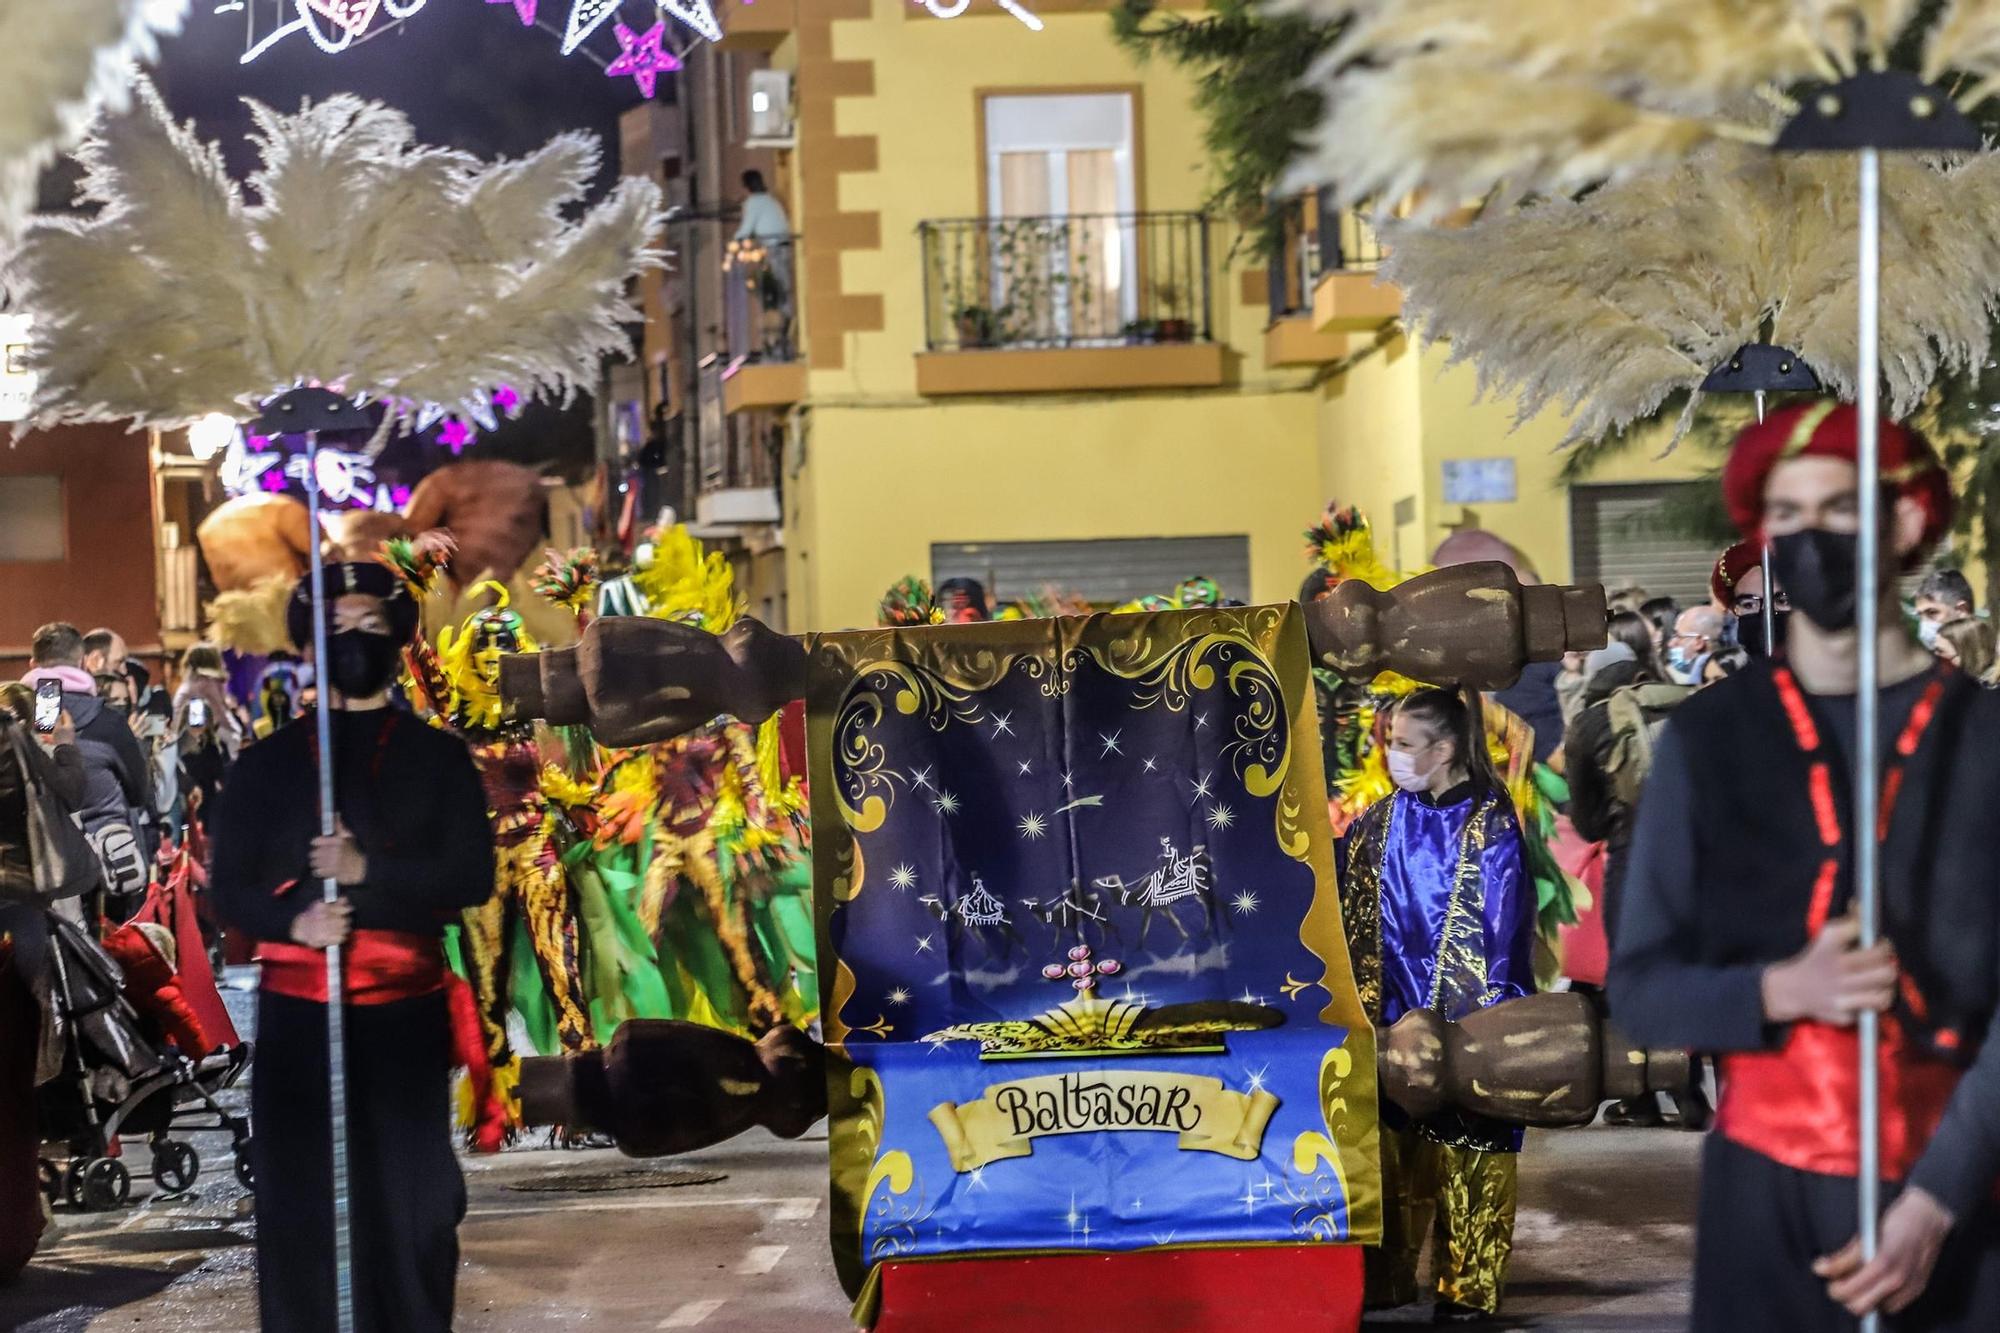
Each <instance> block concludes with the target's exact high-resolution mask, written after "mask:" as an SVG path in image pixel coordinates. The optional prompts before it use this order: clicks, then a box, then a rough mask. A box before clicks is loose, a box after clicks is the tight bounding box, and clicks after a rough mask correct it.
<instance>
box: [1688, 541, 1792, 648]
mask: <svg viewBox="0 0 2000 1333" xmlns="http://www.w3.org/2000/svg"><path fill="white" fill-rule="evenodd" d="M1763 551H1764V548H1763V547H1762V546H1761V545H1760V544H1758V543H1756V542H1738V543H1736V545H1734V546H1732V547H1730V548H1729V549H1728V550H1727V551H1724V552H1723V553H1722V558H1721V559H1719V560H1717V561H1716V562H1715V572H1714V573H1712V574H1710V575H1709V578H1708V590H1709V593H1710V594H1711V595H1712V596H1713V597H1714V598H1715V604H1716V605H1717V606H1718V607H1720V608H1722V611H1723V613H1724V614H1726V615H1727V616H1728V617H1729V630H1730V636H1731V640H1732V642H1734V643H1735V644H1736V645H1737V646H1738V647H1740V648H1742V649H1743V651H1744V652H1746V653H1748V654H1749V655H1750V656H1751V657H1752V658H1757V659H1762V658H1766V657H1769V656H1771V653H1772V650H1773V649H1774V648H1775V647H1779V646H1782V645H1783V644H1784V642H1785V624H1786V622H1787V621H1788V620H1789V619H1790V617H1791V614H1792V603H1791V598H1790V597H1789V596H1788V595H1787V594H1786V592H1785V589H1784V585H1783V582H1782V581H1780V583H1779V586H1778V590H1777V593H1776V596H1777V599H1778V600H1777V605H1775V606H1773V607H1772V608H1771V630H1772V637H1773V638H1775V639H1776V643H1775V644H1773V643H1768V642H1766V641H1765V635H1764V563H1763V561H1764V556H1763Z"/></svg>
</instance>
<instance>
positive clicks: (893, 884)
mask: <svg viewBox="0 0 2000 1333" xmlns="http://www.w3.org/2000/svg"><path fill="white" fill-rule="evenodd" d="M916 884H917V868H916V867H915V866H912V865H900V866H897V867H896V868H895V869H894V870H891V871H890V872H889V887H890V888H892V889H897V890H908V889H913V888H915V887H916Z"/></svg>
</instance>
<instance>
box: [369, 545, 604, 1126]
mask: <svg viewBox="0 0 2000 1333" xmlns="http://www.w3.org/2000/svg"><path fill="white" fill-rule="evenodd" d="M385 553H386V554H387V556H388V560H389V563H390V564H391V565H392V566H393V567H394V568H395V570H396V571H397V573H399V574H400V575H401V576H402V577H403V580H404V583H405V586H406V587H407V588H408V590H409V595H410V596H412V597H414V598H422V597H423V596H425V595H426V594H428V593H429V592H430V591H431V589H432V587H433V585H434V584H435V582H436V580H437V578H438V575H439V574H440V573H441V572H442V569H443V567H444V564H445V563H446V561H448V560H449V559H450V557H451V555H452V553H453V548H452V544H451V543H450V542H449V541H448V540H445V539H442V538H440V537H438V536H436V535H435V534H433V535H428V536H426V537H424V538H422V539H419V540H415V541H409V540H402V539H393V540H391V541H390V542H389V543H388V544H387V546H386V547H385ZM472 591H473V592H474V593H479V592H483V591H490V592H491V593H493V594H494V596H495V599H496V600H495V603H494V604H493V605H491V606H488V607H485V608H483V609H481V610H478V611H475V612H473V613H472V614H471V615H470V616H468V617H467V618H466V619H465V621H464V623H463V624H461V625H459V626H457V627H456V629H454V628H453V627H451V626H447V627H446V628H445V629H444V630H443V631H442V632H441V633H440V634H439V636H438V642H437V644H436V645H435V646H433V645H432V644H431V643H430V641H429V639H428V638H427V637H426V636H425V634H424V633H423V631H422V630H421V629H419V630H418V631H417V633H416V635H415V636H414V637H413V638H412V640H411V642H410V644H409V646H408V648H407V649H405V651H404V654H403V662H404V666H405V681H406V684H407V685H408V688H409V690H410V693H411V696H412V700H413V702H414V703H415V704H416V705H417V707H418V709H419V711H420V712H421V713H423V714H424V715H425V716H427V717H428V718H429V719H430V720H431V722H432V723H433V724H434V725H436V726H439V727H442V728H444V729H445V730H447V731H449V732H451V733H452V734H453V735H455V736H457V737H458V738H459V739H460V740H462V741H464V742H465V743H466V747H467V749H468V750H469V751H470V752H471V754H472V762H473V764H474V765H475V766H476V767H477V768H478V770H479V778H480V783H481V785H482V787H483V788H484V790H485V793H486V810H487V815H488V818H489V819H490V820H491V822H492V829H493V832H492V837H493V845H494V881H493V895H492V896H491V897H490V898H488V899H486V901H484V902H482V903H480V904H478V905H477V906H475V907H470V908H467V909H466V911H465V912H464V913H463V914H462V916H461V917H460V919H459V921H458V922H457V923H456V924H455V925H454V926H453V927H452V928H451V929H448V930H447V931H446V933H445V952H446V955H447V957H449V958H450V959H451V961H452V964H453V970H454V971H455V972H457V974H458V975H459V976H461V977H463V978H465V979H466V980H467V981H468V982H469V983H470V984H471V987H472V992H473V994H474V995H475V996H476V1000H477V1011H478V1023H479V1028H480V1043H481V1045H482V1047H483V1049H484V1052H485V1057H486V1071H490V1074H488V1073H486V1071H481V1070H477V1069H475V1071H474V1076H473V1088H472V1095H473V1106H472V1111H471V1119H472V1121H473V1124H472V1126H471V1129H472V1131H473V1138H474V1142H475V1143H476V1144H478V1145H479V1146H480V1147H482V1148H484V1149H487V1150H489V1151H490V1150H493V1149H496V1148H498V1147H499V1146H500V1145H499V1138H500V1136H501V1127H502V1126H503V1125H504V1124H506V1123H507V1122H508V1121H509V1120H510V1118H511V1117H509V1115H508V1114H507V1112H506V1110H505V1107H504V1103H505V1101H506V1099H507V1093H508V1091H509V1090H510V1089H511V1088H512V1087H513V1084H514V1077H515V1071H516V1068H517V1065H516V1057H515V1053H514V1051H513V1049H512V1046H511V1044H510V1042H509V1040H508V1036H507V1015H508V1012H509V1010H510V1009H518V1010H519V1011H520V1013H521V1015H522V1017H523V1019H524V1020H526V1022H527V1024H528V1030H529V1032H530V1034H531V1036H532V1037H533V1039H534V1040H535V1042H536V1045H537V1046H538V1047H540V1048H541V1049H543V1050H544V1051H547V1050H553V1049H556V1048H557V1047H560V1048H561V1049H563V1050H581V1049H584V1048H585V1047H588V1046H591V1045H594V1044H595V1038H594V1036H593V1034H592V1031H591V1027H590V1017H589V999H588V997H587V996H586V994H585V992H584V986H583V968H582V965H581V963H580V961H579V942H578V929H577V922H576V915H575V912H574V911H573V909H572V905H571V901H570V893H569V883H568V877H567V876H566V875H565V874H564V872H563V867H562V866H561V864H560V863H559V862H558V861H557V860H556V859H555V856H554V854H553V852H552V851H551V849H550V847H549V829H548V801H547V799H546V798H545V797H544V796H543V794H542V752H541V748H540V746H539V745H538V744H537V742H536V736H535V728H534V726H533V724H532V723H517V722H514V721H511V720H509V719H508V718H507V717H506V716H505V710H504V709H503V708H502V707H501V705H500V696H499V695H498V693H496V691H495V685H496V681H497V679H498V664H499V660H500V654H502V653H519V652H534V651H535V650H536V648H537V647H538V645H537V644H536V642H535V639H534V637H533V636H532V635H531V634H529V633H528V630H527V628H526V626H525V625H523V624H522V622H521V617H520V615H519V614H518V613H517V612H515V611H513V610H512V609H510V607H509V606H508V594H507V590H506V589H505V588H503V587H501V586H500V585H499V584H497V583H492V582H488V583H484V584H480V585H478V586H476V587H475V588H473V589H472ZM522 953H525V954H526V957H522V956H521V954H522ZM482 1075H484V1077H482ZM487 1077H490V1078H491V1079H492V1080H494V1083H492V1084H487V1083H486V1081H485V1079H486V1078H487ZM496 1099H497V1101H498V1102H499V1103H501V1105H496V1104H495V1101H496Z"/></svg>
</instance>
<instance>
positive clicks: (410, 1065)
mask: <svg viewBox="0 0 2000 1333" xmlns="http://www.w3.org/2000/svg"><path fill="white" fill-rule="evenodd" d="M326 590H327V607H328V615H329V623H328V625H327V631H328V638H327V645H328V659H329V660H328V662H327V663H326V664H324V671H323V673H322V694H323V695H324V696H325V700H324V702H325V703H326V704H327V705H328V706H331V707H332V708H333V709H334V710H335V711H334V713H333V716H332V719H331V721H332V723H333V729H332V735H333V756H332V759H333V770H334V792H335V795H336V800H337V809H338V813H339V819H340V824H339V830H340V831H339V832H338V833H336V834H335V835H334V836H331V837H321V836H319V802H318V777H317V769H318V753H317V751H318V737H317V734H316V729H315V727H314V726H313V725H312V723H311V722H310V721H307V722H303V723H300V724H297V725H292V726H288V727H284V728H282V729H280V730H279V731H277V732H276V733H275V734H273V735H272V736H271V737H270V738H269V739H267V740H263V741H259V742H258V743H257V744H255V745H252V746H250V747H248V748H247V749H246V750H245V751H244V753H243V756H242V757H241V758H240V759H239V760H238V761H237V763H236V766H235V767H234V768H233V769H232V770H231V772H230V777H229V781H228V783H227V784H225V785H224V787H223V788H222V793H221V795H220V797H219V798H218V799H217V802H216V810H215V813H214V815H213V817H212V818H211V820H210V825H209V827H210V831H211V834H212V837H213V840H214V851H215V860H214V866H213V868H212V871H211V875H210V884H211V889H212V891H213V892H214V894H215V898H216V903H217V906H218V908H219V909H220V911H221V913H222V915H223V917H224V918H225V919H226V920H228V921H229V922H230V923H231V924H233V925H235V926H236V927H237V928H238V929H239V930H242V931H243V932H244V933H245V934H247V935H249V936H250V937H252V938H253V939H255V940H256V941H258V955H257V956H258V959H259V961H260V962H261V963H262V964H263V973H262V982H261V986H260V991H259V995H258V1007H257V1037H258V1042H257V1077H256V1079H255V1080H254V1082H253V1085H252V1089H251V1110H252V1115H253V1116H254V1118H255V1121H256V1126H257V1132H256V1137H255V1140H254V1155H253V1163H254V1168H255V1179H256V1197H257V1213H258V1216H259V1217H261V1218H263V1219H264V1225H262V1226H260V1227H259V1228H258V1229H257V1275H258V1297H259V1305H260V1309H261V1314H262V1326H263V1327H264V1328H265V1329H267V1330H275V1331H277V1333H293V1331H295V1330H313V1331H314V1333H318V1331H319V1330H327V1329H332V1328H333V1327H334V1326H335V1270H334V1257H333V1256H334V1212H333V1196H332V1187H331V1182H332V1170H333V1165H332V1153H331V1147H330V1138H329V1133H330V1130H329V1118H328V1106H329V1093H328V1081H329V1080H328V1073H329V1071H328V1044H327V1017H326V958H325V953H324V951H325V950H326V949H327V948H329V947H331V946H333V945H335V944H340V945H342V946H343V954H342V958H343V962H344V964H345V982H344V984H345V987H346V989H345V992H344V994H345V997H346V1001H347V1003H346V1005H345V1021H346V1042H345V1052H346V1058H347V1075H346V1077H347V1125H348V1133H349V1145H348V1173H349V1181H350V1189H351V1197H350V1200H349V1207H350V1210H351V1217H352V1219H353V1226H352V1234H353V1238H354V1252H353V1265H354V1267H353V1276H354V1298H355V1311H356V1317H357V1327H358V1328H359V1329H361V1330H364V1331H367V1330H375V1331H376V1333H387V1331H388V1330H392V1329H393V1330H398V1333H404V1331H419V1330H448V1329H449V1328H450V1327H451V1322H452V1304H453V1288H454V1282H455V1279H456V1274H457V1267H458V1235H457V1228H458V1223H459V1221H460V1219H461V1218H462V1217H463V1215H464V1211H465V1187H464V1182H463V1178H462V1177H461V1175H460V1173H459V1166H458V1162H457V1159H456V1156H455V1155H454V1153H453V1150H452V1141H451V1132H450V1130H451V1105H450V1083H449V1077H450V1071H451V1068H452V1066H453V1064H454V1058H453V1055H452V1028H451V1020H450V1016H449V1013H448V1007H447V1000H446V994H445V991H446V979H447V977H448V974H449V972H448V968H447V967H446V964H445V958H444V952H443V948H442V943H441V939H440V936H441V931H442V923H443V922H444V921H445V920H447V919H449V918H450V917H451V916H453V915H454V914H456V913H458V912H461V911H463V910H465V909H467V908H471V907H474V906H477V905H478V904H479V903H481V902H484V901H485V900H486V899H487V898H488V897H489V896H490V895H491V894H492V892H493V836H492V832H491V830H490V828H489V826H488V823H487V818H486V797H485V793H484V792H483V790H482V789H481V786H480V781H479V774H478V771H477V770H476V769H475V768H474V767H473V764H472V761H471V759H470V757H469V756H468V755H467V754H466V751H465V747H464V745H463V744H462V743H460V742H459V741H458V740H456V739H455V738H452V737H449V736H446V735H444V734H442V733H440V732H438V731H436V730H434V729H432V728H430V727H427V726H425V725H423V724H422V723H421V722H418V721H417V720H415V719H414V718H411V717H410V716H409V715H408V714H406V713H403V712H401V711H399V710H397V709H395V708H393V707H391V706H390V701H389V691H390V686H391V683H392V682H393V681H394V679H395V674H396V662H397V657H398V654H399V653H400V651H401V649H402V647H403V645H404V644H405V643H407V642H408V641H409V640H410V638H411V636H412V635H413V634H414V632H415V630H416V623H417V607H416V604H415V602H414V601H413V600H412V599H411V598H410V596H409V594H408V592H407V590H405V589H404V588H403V587H402V586H401V585H400V583H399V582H398V580H397V577H396V575H395V574H394V573H392V572H391V571H390V570H389V569H388V568H387V567H386V566H383V565H380V564H373V563H369V564H341V565H333V566H331V567H329V568H328V569H327V571H326ZM289 628H290V632H291V636H292V640H293V642H294V643H296V644H299V645H301V646H303V645H305V644H308V643H310V642H311V640H312V632H313V625H312V601H311V590H310V587H309V585H308V584H307V582H305V581H301V583H300V584H299V586H298V587H297V588H296V589H295V590H294V593H293V597H292V603H291V608H290V615H289ZM323 878H331V879H333V880H335V881H336V882H337V883H338V884H339V885H340V886H341V897H340V898H339V899H338V900H337V901H334V902H327V901H324V900H323V899H322V898H321V897H320V894H319V885H320V881H321V880H322V879H323Z"/></svg>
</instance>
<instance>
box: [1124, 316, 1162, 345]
mask: <svg viewBox="0 0 2000 1333" xmlns="http://www.w3.org/2000/svg"><path fill="white" fill-rule="evenodd" d="M1124 334H1125V341H1126V342H1128V343H1131V344H1133V345H1134V346H1143V345H1145V344H1146V343H1156V342H1158V341H1159V340H1160V321H1159V320H1157V319H1133V320H1127V321H1126V323H1125V328H1124Z"/></svg>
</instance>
